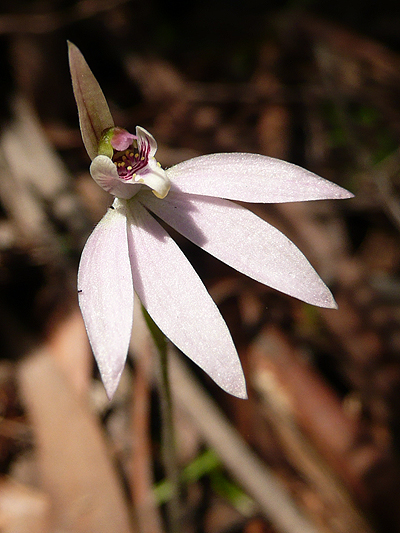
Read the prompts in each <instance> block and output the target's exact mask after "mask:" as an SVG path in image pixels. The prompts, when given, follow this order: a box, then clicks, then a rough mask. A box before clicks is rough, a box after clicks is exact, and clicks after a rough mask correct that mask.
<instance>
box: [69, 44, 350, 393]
mask: <svg viewBox="0 0 400 533" xmlns="http://www.w3.org/2000/svg"><path fill="white" fill-rule="evenodd" d="M69 57H70V68H71V75H72V83H73V89H74V94H75V98H76V102H77V105H78V112H79V121H80V127H81V132H82V138H83V142H84V144H85V147H86V150H87V152H88V154H89V157H90V158H91V159H92V163H91V166H90V172H91V175H92V177H93V179H94V180H95V181H96V182H97V183H98V184H99V185H100V186H101V187H102V188H103V189H104V190H106V191H107V192H109V193H110V194H111V195H113V196H114V197H115V199H114V201H113V204H112V206H111V207H110V209H109V210H108V212H107V213H106V214H105V216H104V217H103V219H102V220H101V221H100V222H99V224H98V225H97V227H96V228H95V229H94V231H93V233H92V235H91V236H90V237H89V239H88V241H87V243H86V245H85V248H84V250H83V252H82V257H81V262H80V266H79V275H78V293H79V304H80V307H81V310H82V314H83V318H84V321H85V325H86V329H87V332H88V336H89V340H90V343H91V346H92V349H93V353H94V356H95V358H96V361H97V364H98V366H99V369H100V373H101V377H102V380H103V383H104V386H105V389H106V391H107V394H108V396H109V397H110V398H111V397H112V396H113V394H114V392H115V390H116V388H117V386H118V382H119V379H120V375H121V372H122V369H123V367H124V363H125V359H126V356H127V352H128V346H129V340H130V335H131V329H132V317H133V305H134V290H135V292H136V294H137V295H138V297H139V299H140V302H141V303H142V304H143V306H144V307H145V309H146V310H147V312H148V314H149V316H150V317H151V319H152V320H153V321H154V322H155V324H157V326H158V328H159V329H160V330H161V331H162V332H163V333H164V334H165V336H166V337H167V338H168V339H169V340H170V341H172V342H173V343H174V344H175V345H176V346H177V347H178V348H179V349H180V350H181V351H182V352H183V353H185V354H186V355H187V356H188V357H189V358H190V359H192V361H194V362H195V363H196V364H197V365H199V366H200V367H201V368H202V369H203V370H204V371H205V372H207V374H208V375H209V376H210V377H211V378H212V379H213V380H214V381H215V382H216V383H217V384H218V385H219V386H220V387H222V388H223V389H224V390H225V391H227V392H229V393H231V394H233V395H235V396H238V397H239V398H246V385H245V379H244V376H243V372H242V368H241V365H240V361H239V358H238V355H237V352H236V349H235V346H234V344H233V342H232V339H231V336H230V333H229V331H228V328H227V326H226V324H225V322H224V320H223V318H222V316H221V315H220V313H219V311H218V309H217V307H216V305H215V303H214V302H213V301H212V299H211V297H210V296H209V294H208V292H207V291H206V289H205V287H204V285H203V283H202V282H201V280H200V279H199V277H198V276H197V274H196V273H195V271H194V269H193V268H192V266H191V265H190V263H189V262H188V261H187V259H186V258H185V256H184V255H183V253H182V252H181V250H180V249H179V247H178V246H177V244H176V243H175V242H174V240H173V239H172V238H171V237H170V236H169V234H168V233H167V232H166V231H165V230H164V229H163V228H162V227H161V226H160V224H159V223H158V222H157V221H156V219H155V218H154V217H153V216H152V215H153V214H154V215H156V216H157V217H159V218H161V219H162V220H164V221H165V222H166V223H167V224H168V225H169V226H171V227H172V228H174V229H175V230H177V231H178V232H180V233H181V234H182V235H184V236H185V237H187V238H188V239H190V240H191V241H192V242H194V243H195V244H197V245H198V246H200V247H201V248H203V249H204V250H206V251H207V252H209V253H210V254H212V255H214V256H215V257H217V258H218V259H220V260H221V261H224V262H225V263H227V264H228V265H230V266H231V267H233V268H235V269H236V270H238V271H240V272H242V273H244V274H246V275H247V276H250V277H251V278H253V279H255V280H257V281H259V282H261V283H264V284H266V285H269V286H270V287H273V288H274V289H277V290H279V291H282V292H284V293H286V294H289V295H291V296H294V297H295V298H298V299H300V300H303V301H304V302H307V303H310V304H313V305H317V306H320V307H332V308H334V307H336V304H335V301H334V299H333V296H332V294H331V293H330V291H329V289H328V288H327V287H326V285H325V284H324V283H323V281H322V280H321V279H320V277H319V276H318V274H317V273H316V272H315V270H314V269H313V268H312V266H311V265H310V263H309V262H308V261H307V259H306V258H305V257H304V255H303V254H302V253H301V252H300V250H299V249H298V248H297V247H296V246H295V245H294V244H293V243H292V242H291V241H290V240H289V239H287V238H286V237H285V236H284V235H283V234H282V233H281V232H280V231H278V230H277V229H276V228H274V227H273V226H271V225H270V224H268V223H267V222H265V221H263V220H261V219H260V218H258V217H257V216H256V215H254V214H253V213H252V212H250V211H248V210H247V209H245V208H243V207H241V206H239V205H237V204H235V203H233V202H232V201H231V200H238V201H242V202H257V203H261V202H264V203H271V202H297V201H303V200H321V199H329V198H331V199H340V198H351V197H352V196H353V195H352V194H351V193H349V192H348V191H346V190H344V189H342V188H341V187H338V186H337V185H335V184H333V183H330V182H329V181H327V180H324V179H322V178H320V177H318V176H316V175H314V174H312V173H311V172H308V171H307V170H304V169H302V168H300V167H298V166H296V165H292V164H290V163H286V162H284V161H280V160H277V159H273V158H270V157H266V156H262V155H256V154H243V153H229V154H212V155H205V156H201V157H196V158H194V159H190V160H188V161H184V162H183V163H179V164H178V165H175V166H173V167H171V168H169V169H166V170H163V169H162V168H161V167H160V165H159V163H158V162H157V161H156V159H155V154H156V151H157V143H156V141H155V139H154V138H153V137H152V135H151V134H150V133H149V132H147V131H146V130H145V129H143V128H141V127H139V126H137V127H136V131H135V133H134V134H131V133H129V132H128V131H126V130H124V129H122V128H120V127H116V126H115V125H114V122H113V119H112V116H111V114H110V111H109V108H108V105H107V102H106V100H105V97H104V95H103V93H102V91H101V89H100V86H99V84H98V83H97V81H96V79H95V77H94V76H93V74H92V72H91V71H90V69H89V67H88V65H87V63H86V61H85V59H84V57H83V56H82V54H81V53H80V51H79V50H78V49H77V47H76V46H75V45H73V44H69ZM135 305H136V304H135Z"/></svg>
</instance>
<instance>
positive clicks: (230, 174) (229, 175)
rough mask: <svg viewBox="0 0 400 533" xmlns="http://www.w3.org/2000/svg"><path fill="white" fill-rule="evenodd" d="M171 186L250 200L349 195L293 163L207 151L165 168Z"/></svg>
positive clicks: (190, 191) (196, 192)
mask: <svg viewBox="0 0 400 533" xmlns="http://www.w3.org/2000/svg"><path fill="white" fill-rule="evenodd" d="M166 173H167V176H168V177H169V178H170V180H171V182H172V184H173V186H172V187H173V188H177V189H179V190H181V191H182V192H186V193H191V194H200V195H205V196H216V197H220V198H227V199H228V200H239V201H242V202H254V203H280V202H300V201H304V200H323V199H328V198H336V199H339V198H351V197H352V196H353V194H352V193H350V192H349V191H346V190H345V189H342V188H341V187H339V186H338V185H335V184H334V183H331V182H330V181H327V180H325V179H323V178H320V177H319V176H316V175H315V174H313V173H312V172H309V171H308V170H305V169H303V168H301V167H298V166H297V165H293V164H291V163H287V162H286V161H281V160H279V159H274V158H273V157H267V156H265V155H258V154H239V153H233V154H211V155H204V156H200V157H195V158H193V159H189V160H188V161H184V162H183V163H179V164H178V165H175V166H173V167H171V168H169V169H167V170H166Z"/></svg>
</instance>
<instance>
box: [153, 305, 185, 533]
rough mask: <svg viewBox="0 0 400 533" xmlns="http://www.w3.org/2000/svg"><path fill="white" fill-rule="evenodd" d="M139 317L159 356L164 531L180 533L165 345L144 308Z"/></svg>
mask: <svg viewBox="0 0 400 533" xmlns="http://www.w3.org/2000/svg"><path fill="white" fill-rule="evenodd" d="M143 316H144V319H145V321H146V324H147V326H148V328H149V331H150V333H151V336H152V338H153V340H154V343H155V345H156V348H157V351H158V354H159V356H160V370H161V372H160V382H159V392H160V405H161V418H162V433H161V438H162V455H163V463H164V469H165V475H166V478H167V480H168V481H169V484H170V487H171V498H170V500H169V501H168V502H167V517H168V531H169V532H170V533H180V531H181V527H180V525H181V516H182V513H181V505H180V494H181V490H180V489H181V482H180V475H179V465H178V459H177V452H176V441H175V431H174V420H173V405H172V395H171V386H170V379H169V365H168V351H167V342H166V339H165V337H164V335H163V333H162V332H161V331H160V330H159V328H158V327H157V325H156V324H155V323H154V322H153V320H152V318H151V317H150V316H149V314H148V313H147V311H146V310H145V309H144V308H143Z"/></svg>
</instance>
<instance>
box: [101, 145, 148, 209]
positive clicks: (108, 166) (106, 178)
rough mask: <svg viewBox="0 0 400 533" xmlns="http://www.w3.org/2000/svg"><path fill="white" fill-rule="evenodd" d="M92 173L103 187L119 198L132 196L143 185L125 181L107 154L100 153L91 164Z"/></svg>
mask: <svg viewBox="0 0 400 533" xmlns="http://www.w3.org/2000/svg"><path fill="white" fill-rule="evenodd" d="M90 174H91V176H92V178H93V179H94V181H95V182H96V183H97V184H98V185H100V187H101V188H102V189H104V190H105V191H107V192H108V193H110V194H113V195H114V196H117V197H118V198H125V199H128V198H132V196H134V195H135V194H137V193H138V192H139V190H140V188H141V187H142V185H141V184H140V183H132V180H130V182H128V183H127V182H126V181H123V180H122V179H121V178H120V177H119V175H118V171H117V167H116V166H115V164H114V163H113V161H112V160H111V159H110V158H109V157H107V156H106V155H98V156H97V157H95V158H94V159H93V161H92V164H91V165H90Z"/></svg>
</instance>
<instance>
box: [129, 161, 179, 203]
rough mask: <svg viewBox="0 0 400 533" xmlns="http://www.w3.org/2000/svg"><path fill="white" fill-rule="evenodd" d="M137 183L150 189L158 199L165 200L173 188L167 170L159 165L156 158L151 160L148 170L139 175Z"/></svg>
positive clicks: (136, 179)
mask: <svg viewBox="0 0 400 533" xmlns="http://www.w3.org/2000/svg"><path fill="white" fill-rule="evenodd" d="M135 181H137V182H138V183H143V184H144V185H147V187H150V189H151V190H152V191H153V194H154V195H155V196H157V198H165V197H166V196H167V194H168V192H169V190H170V188H171V182H170V181H169V179H168V177H167V175H166V173H165V170H164V169H162V168H161V167H160V166H159V165H158V163H157V161H156V160H155V159H154V157H151V158H150V159H149V162H148V164H147V166H146V168H145V169H143V170H142V171H140V173H138V175H137V176H136V178H135Z"/></svg>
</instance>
